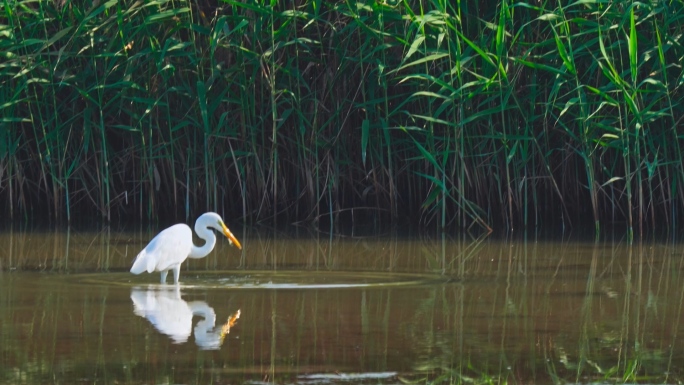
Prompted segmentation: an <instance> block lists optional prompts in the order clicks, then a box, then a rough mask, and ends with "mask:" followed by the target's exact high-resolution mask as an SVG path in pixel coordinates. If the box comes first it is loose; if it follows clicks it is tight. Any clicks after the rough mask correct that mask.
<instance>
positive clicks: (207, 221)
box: [197, 213, 242, 250]
mask: <svg viewBox="0 0 684 385" xmlns="http://www.w3.org/2000/svg"><path fill="white" fill-rule="evenodd" d="M197 224H198V225H200V224H201V225H204V226H206V227H213V228H215V229H216V230H218V231H220V232H222V233H223V235H225V236H226V238H228V241H229V242H230V243H231V244H232V245H235V246H236V247H237V248H238V249H240V250H242V245H241V244H240V242H239V241H238V240H237V238H235V235H233V233H231V232H230V230H228V227H226V224H225V223H223V219H221V216H220V215H218V214H216V213H206V214H202V216H200V217H199V218H198V219H197Z"/></svg>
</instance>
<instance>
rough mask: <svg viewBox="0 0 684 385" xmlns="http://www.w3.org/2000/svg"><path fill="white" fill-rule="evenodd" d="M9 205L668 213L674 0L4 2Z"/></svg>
mask: <svg viewBox="0 0 684 385" xmlns="http://www.w3.org/2000/svg"><path fill="white" fill-rule="evenodd" d="M0 9H1V10H2V12H1V14H2V16H0V34H2V36H3V37H4V38H3V39H2V40H1V41H0V52H1V55H2V58H3V60H2V64H1V65H0V83H1V85H2V87H0V88H1V90H0V106H2V111H3V114H2V118H1V119H0V196H2V197H3V199H2V202H3V203H2V205H3V210H4V211H5V212H7V213H8V216H11V217H34V216H38V215H39V214H40V215H43V213H49V216H50V217H54V218H62V217H65V218H66V219H68V220H71V219H72V218H74V217H93V216H96V215H97V216H101V217H102V218H105V219H106V220H111V219H130V218H140V219H143V220H149V219H152V218H156V217H158V216H165V217H174V218H175V217H180V218H182V217H191V216H194V214H196V213H197V212H201V211H205V210H216V211H219V212H222V213H224V214H226V215H231V216H237V217H240V218H242V219H243V220H246V221H248V222H254V221H277V220H280V219H282V220H286V221H314V222H318V221H323V220H325V221H326V222H327V221H333V222H334V221H337V220H346V219H354V220H365V219H367V218H381V219H385V220H390V219H397V218H404V217H407V218H410V219H411V220H412V221H414V222H422V223H432V224H435V225H436V226H440V227H444V226H449V225H452V224H458V225H460V226H462V227H470V226H474V225H475V226H478V227H482V228H485V229H489V228H491V227H493V226H498V227H499V228H509V229H513V228H517V227H539V226H542V225H543V224H545V225H548V224H554V223H562V224H564V225H566V224H577V223H581V222H583V221H585V220H587V221H591V222H592V223H593V224H594V226H595V228H596V230H597V232H598V231H599V229H600V224H601V223H612V222H624V223H626V224H628V225H629V226H630V228H634V229H636V230H637V231H638V232H643V230H644V228H645V226H646V225H650V226H664V227H672V226H675V225H676V223H677V221H676V218H677V217H678V216H679V215H680V214H681V213H682V211H683V207H684V205H682V203H684V194H682V191H683V190H682V181H684V171H683V170H684V167H683V164H682V151H681V144H680V141H681V138H680V136H681V134H680V131H681V130H680V129H679V127H680V119H679V117H678V111H680V110H681V109H682V101H681V98H680V97H679V93H680V90H679V83H680V82H679V79H680V77H681V74H682V69H681V66H680V65H679V63H680V62H681V61H682V59H683V58H684V49H682V47H683V46H684V45H682V44H681V41H680V40H681V36H682V33H681V32H682V23H681V21H682V17H683V16H684V7H683V6H682V2H681V1H673V2H668V3H662V2H655V3H654V2H651V3H638V2H631V1H614V2H610V3H604V2H576V3H570V4H564V3H558V2H549V1H544V2H541V3H540V2H515V1H509V0H504V1H501V2H498V3H496V4H495V3H486V4H482V3H480V2H477V1H472V0H468V1H456V2H451V1H445V0H433V1H428V2H419V1H413V0H406V1H401V2H396V1H395V2H377V1H348V2H342V3H340V2H333V1H297V2H263V1H256V0H255V1H246V2H245V1H234V0H224V1H223V2H220V3H218V4H213V3H212V4H210V3H206V2H199V3H195V2H188V1H187V0H180V1H176V2H170V1H165V0H158V1H152V2H140V1H135V0H124V1H106V2H95V3H86V2H82V1H80V0H77V1H66V0H57V1H39V2H27V1H10V2H4V3H3V4H2V5H0Z"/></svg>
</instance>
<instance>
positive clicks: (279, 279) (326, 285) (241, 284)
mask: <svg viewBox="0 0 684 385" xmlns="http://www.w3.org/2000/svg"><path fill="white" fill-rule="evenodd" d="M70 277H71V280H72V282H74V283H76V282H79V283H87V284H98V285H121V286H140V285H156V286H162V285H161V284H159V273H153V274H141V275H139V276H135V275H132V274H130V273H108V274H107V273H103V274H78V275H72V276H70ZM180 281H181V282H180V284H179V285H180V287H181V288H182V289H193V288H196V289H207V288H213V289H219V288H220V289H343V288H359V287H390V286H416V285H431V284H440V283H446V282H448V281H450V279H449V277H445V276H440V275H431V274H410V273H385V272H363V271H361V272H347V271H342V272H340V271H201V272H198V271H193V272H187V271H186V272H181V277H180ZM167 282H168V283H167V284H166V286H170V285H173V283H172V282H173V274H172V273H170V274H169V277H168V279H167Z"/></svg>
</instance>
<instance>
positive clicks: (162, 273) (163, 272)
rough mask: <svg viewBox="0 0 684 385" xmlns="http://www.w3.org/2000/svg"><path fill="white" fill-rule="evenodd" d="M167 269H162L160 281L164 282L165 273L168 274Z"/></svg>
mask: <svg viewBox="0 0 684 385" xmlns="http://www.w3.org/2000/svg"><path fill="white" fill-rule="evenodd" d="M168 273H169V271H168V270H164V271H162V272H161V283H166V274H168Z"/></svg>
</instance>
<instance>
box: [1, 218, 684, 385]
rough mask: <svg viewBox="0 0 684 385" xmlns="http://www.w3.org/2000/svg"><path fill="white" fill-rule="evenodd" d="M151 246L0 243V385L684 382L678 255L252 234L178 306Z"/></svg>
mask: <svg viewBox="0 0 684 385" xmlns="http://www.w3.org/2000/svg"><path fill="white" fill-rule="evenodd" d="M153 235H154V234H153V233H149V232H136V233H126V232H116V231H113V230H105V231H101V232H96V233H93V232H76V231H70V232H65V231H56V232H22V231H6V232H4V233H0V383H6V384H34V383H65V384H66V383H119V384H128V383H132V384H139V383H187V384H204V383H213V384H234V383H278V384H289V383H305V384H319V383H321V384H322V383H325V384H328V383H345V384H348V383H373V384H375V383H401V382H406V381H411V382H413V383H421V384H423V383H428V382H429V383H466V382H467V383H492V382H495V383H500V382H504V381H505V382H513V383H559V382H582V383H588V382H648V383H654V382H666V383H677V382H681V381H683V380H684V339H683V338H682V334H684V324H682V315H683V314H684V311H683V305H684V281H683V280H682V279H681V277H682V273H683V272H684V266H683V263H684V259H683V258H682V254H683V252H684V248H683V247H682V246H680V245H672V244H670V245H668V244H663V243H656V244H638V245H635V246H628V245H627V244H626V243H625V242H620V241H610V242H607V241H606V242H604V241H602V242H598V243H593V242H576V241H560V242H541V241H534V240H528V241H527V242H525V241H501V240H493V239H480V240H474V239H471V238H468V237H461V238H458V237H455V238H450V237H444V238H441V237H436V238H430V237H422V238H421V237H419V238H415V239H401V238H397V237H391V236H383V237H370V238H355V237H337V236H333V237H329V236H326V235H311V236H297V237H291V236H288V235H285V234H282V233H273V232H264V231H260V232H257V231H251V232H242V233H237V234H236V235H237V236H238V238H239V239H240V240H241V241H242V243H243V246H244V249H243V250H242V251H239V250H237V249H235V248H232V247H230V246H229V245H228V242H227V241H225V240H223V239H222V240H220V241H219V244H218V248H217V250H216V251H214V252H213V253H212V254H210V255H209V257H207V258H205V259H202V260H192V261H189V262H188V263H187V265H185V266H184V268H183V271H182V273H181V282H182V284H181V285H180V286H179V287H178V288H176V287H174V286H173V285H171V284H169V285H165V286H164V285H160V284H158V280H159V275H158V274H143V275H140V276H133V275H131V274H130V273H128V268H129V267H130V265H131V263H132V260H133V258H134V257H135V255H136V254H137V252H138V251H139V250H140V249H141V248H142V247H143V246H144V244H145V243H146V242H147V241H148V240H149V239H150V238H151V237H152V236H153ZM238 310H239V314H238V313H237V312H238ZM231 321H232V322H231Z"/></svg>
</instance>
